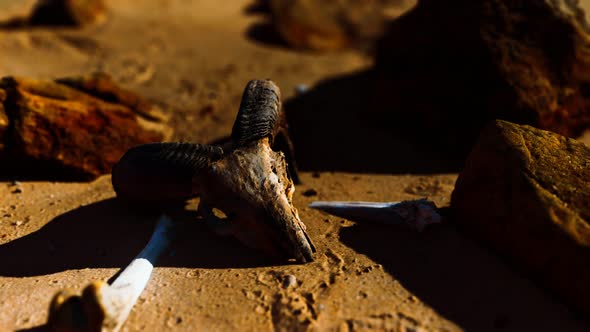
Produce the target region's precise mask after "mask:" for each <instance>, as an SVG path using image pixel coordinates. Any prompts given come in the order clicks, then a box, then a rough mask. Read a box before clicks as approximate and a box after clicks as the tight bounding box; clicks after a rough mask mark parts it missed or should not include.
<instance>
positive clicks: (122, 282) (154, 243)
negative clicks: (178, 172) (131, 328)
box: [48, 215, 173, 332]
mask: <svg viewBox="0 0 590 332" xmlns="http://www.w3.org/2000/svg"><path fill="white" fill-rule="evenodd" d="M172 228H173V223H172V220H170V219H169V218H168V217H166V216H164V215H162V216H161V217H160V220H159V221H158V223H157V225H156V229H155V231H154V233H153V234H152V237H151V239H150V241H149V242H148V244H147V245H146V246H145V248H144V249H143V250H142V251H141V252H140V253H139V255H137V257H135V259H134V260H133V261H132V262H131V264H129V265H128V266H127V267H126V268H125V269H124V270H123V271H122V272H121V274H120V275H119V276H118V277H117V278H116V279H115V280H114V281H113V283H112V284H110V285H108V284H106V283H105V282H103V281H95V282H92V283H90V284H89V285H88V286H86V288H85V289H84V291H83V292H82V296H77V295H74V294H73V293H72V292H71V291H69V290H64V291H61V292H59V293H57V294H56V295H55V296H54V297H53V300H52V301H51V305H50V308H49V319H48V325H49V326H50V327H51V328H53V329H54V330H56V331H72V330H73V331H105V332H106V331H114V332H115V331H119V329H120V328H121V327H122V326H123V324H124V323H125V321H126V320H127V317H128V316H129V313H130V312H131V309H132V308H133V306H134V305H135V302H137V299H138V298H139V296H140V295H141V293H142V292H143V290H144V288H145V286H146V285H147V283H148V281H149V279H150V276H151V273H152V270H153V269H154V264H155V262H156V260H157V259H158V257H159V256H160V255H161V254H162V253H163V252H164V251H165V250H166V249H167V248H168V246H169V244H170V242H171V239H172V236H173V231H172Z"/></svg>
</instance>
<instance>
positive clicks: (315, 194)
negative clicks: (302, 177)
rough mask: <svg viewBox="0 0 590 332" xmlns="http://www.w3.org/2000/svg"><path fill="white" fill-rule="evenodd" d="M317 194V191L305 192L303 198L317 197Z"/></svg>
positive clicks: (309, 190)
mask: <svg viewBox="0 0 590 332" xmlns="http://www.w3.org/2000/svg"><path fill="white" fill-rule="evenodd" d="M317 194H318V192H317V191H316V190H315V189H308V190H306V191H304V192H303V196H305V197H311V196H317Z"/></svg>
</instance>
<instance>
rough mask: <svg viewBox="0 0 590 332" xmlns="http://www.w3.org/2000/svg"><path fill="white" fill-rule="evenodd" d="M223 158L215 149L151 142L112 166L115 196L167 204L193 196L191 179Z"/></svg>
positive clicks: (199, 145) (134, 200)
mask: <svg viewBox="0 0 590 332" xmlns="http://www.w3.org/2000/svg"><path fill="white" fill-rule="evenodd" d="M222 156H223V150H222V149H221V148H220V147H217V146H210V145H202V144H193V143H150V144H143V145H139V146H136V147H133V148H131V149H129V150H128V151H127V152H126V153H125V155H123V157H122V158H121V160H119V162H118V163H117V164H116V165H115V166H113V172H112V182H113V188H114V189H115V192H116V193H117V197H120V198H123V199H126V200H129V201H133V202H153V203H158V204H160V203H169V202H179V201H183V200H186V199H188V198H191V197H194V196H196V195H197V194H198V193H197V192H195V189H194V188H193V181H192V180H193V178H194V177H195V176H197V175H199V173H203V172H204V171H205V172H206V171H207V169H209V167H210V165H211V163H212V162H214V161H216V160H219V159H220V158H221V157H222Z"/></svg>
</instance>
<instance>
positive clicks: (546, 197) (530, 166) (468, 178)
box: [451, 120, 590, 314]
mask: <svg viewBox="0 0 590 332" xmlns="http://www.w3.org/2000/svg"><path fill="white" fill-rule="evenodd" d="M451 206H452V210H453V211H454V214H455V217H456V220H457V222H459V223H460V224H461V225H462V226H464V227H465V228H466V230H468V231H470V232H472V233H473V234H475V235H476V236H477V237H478V238H480V239H482V240H483V241H484V242H485V243H487V244H489V245H491V246H492V247H493V248H495V249H496V250H497V251H498V252H500V253H501V254H503V255H504V256H505V257H508V258H509V260H511V261H512V262H514V263H515V265H516V266H517V267H520V268H522V269H523V271H526V272H527V273H528V275H529V276H531V278H533V279H535V280H537V281H538V282H540V283H541V284H543V285H545V286H547V287H548V288H550V289H551V290H553V291H554V292H555V293H556V294H559V295H560V296H562V297H563V298H565V299H567V300H568V301H569V302H570V303H573V304H574V305H576V306H577V307H578V308H579V309H580V310H582V311H584V312H585V313H586V314H590V282H589V281H590V264H588V263H589V262H590V147H588V146H587V145H585V144H583V143H581V142H578V141H576V140H573V139H569V138H566V137H563V136H560V135H557V134H554V133H551V132H548V131H544V130H539V129H536V128H533V127H530V126H521V125H516V124H513V123H510V122H506V121H500V120H498V121H495V122H494V123H492V124H490V125H489V126H487V127H486V129H485V130H484V131H483V132H482V134H481V136H480V138H479V141H478V142H477V144H476V145H475V147H474V149H473V151H472V152H471V154H470V156H469V158H468V159H467V161H466V164H465V168H464V170H463V171H462V172H461V174H460V175H459V178H458V179H457V183H456V186H455V190H454V191H453V194H452V200H451Z"/></svg>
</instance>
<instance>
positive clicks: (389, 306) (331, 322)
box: [0, 0, 590, 331]
mask: <svg viewBox="0 0 590 332" xmlns="http://www.w3.org/2000/svg"><path fill="white" fill-rule="evenodd" d="M27 2H29V3H30V1H23V2H21V3H19V5H18V6H16V5H14V2H13V3H12V4H11V3H9V1H6V0H3V1H0V6H5V8H8V7H9V6H10V7H12V8H11V9H10V11H8V10H6V11H2V14H1V16H0V19H4V18H6V16H10V15H18V14H19V13H22V12H24V11H26V8H25V7H26V6H27V5H26V4H25V3H27ZM108 4H109V8H110V14H109V16H108V19H107V20H106V21H105V22H103V23H101V24H99V25H96V26H91V27H86V28H82V29H72V28H41V27H39V28H34V29H13V30H2V31H0V49H1V50H2V51H1V56H0V76H6V75H18V76H27V77H34V78H55V77H63V76H68V75H78V74H84V73H88V72H91V71H95V70H102V71H105V72H107V73H109V74H111V75H112V76H113V78H114V79H115V80H116V81H118V82H120V83H121V84H122V85H123V86H125V87H127V88H129V89H132V90H134V91H136V92H138V93H140V94H141V95H143V96H145V97H147V98H149V99H150V100H153V101H154V102H156V103H158V104H159V105H161V106H162V108H163V109H164V110H165V111H166V112H167V113H168V114H169V115H170V117H171V120H170V121H171V125H172V126H173V127H174V129H175V137H174V138H175V140H185V141H193V142H200V143H210V142H215V141H219V140H223V139H224V138H225V137H227V136H228V135H229V133H230V132H231V126H232V124H233V120H234V118H235V115H236V112H237V109H238V105H239V101H240V96H241V93H242V90H243V88H244V86H245V84H246V82H248V81H249V80H250V79H254V78H271V79H272V80H274V81H275V82H276V83H277V84H278V85H279V86H280V88H281V89H282V93H283V98H284V100H285V101H286V102H287V103H289V102H292V103H293V104H297V103H298V102H297V100H303V101H302V103H303V105H305V102H306V101H305V96H306V94H303V95H301V96H296V95H295V87H296V86H297V85H298V84H305V85H307V86H309V88H310V94H312V96H313V98H315V99H314V100H313V101H311V103H313V104H315V105H317V104H320V105H323V104H325V105H326V114H331V116H335V115H334V114H338V112H339V109H338V108H337V107H338V105H340V104H341V103H340V102H338V100H335V99H338V98H340V97H343V98H344V97H346V98H345V99H346V100H350V99H351V98H352V99H354V98H355V97H354V95H352V96H351V95H350V92H345V93H347V95H344V94H345V93H340V94H339V93H338V92H337V91H336V92H333V91H332V92H331V93H326V94H325V95H322V91H326V90H329V89H330V88H332V89H333V88H334V86H336V87H337V86H338V84H335V83H334V82H336V83H338V82H340V83H342V82H345V83H346V82H349V80H350V82H349V83H347V84H349V85H350V84H354V83H355V82H357V83H358V82H359V81H356V80H354V79H353V78H354V77H355V75H357V73H359V72H360V71H362V70H364V69H366V68H369V67H370V66H371V62H372V60H371V57H370V56H368V55H366V54H362V53H360V52H357V51H353V50H351V51H346V52H338V53H328V54H317V53H313V52H302V51H297V50H293V49H290V48H289V47H287V46H286V45H284V44H282V43H280V42H279V41H277V39H276V38H273V36H272V33H270V32H268V30H265V19H266V18H265V17H264V15H262V14H260V13H257V12H256V11H255V10H252V8H253V7H252V3H251V1H248V0H234V1H230V2H227V3H226V4H224V5H220V2H219V1H215V0H195V1H188V0H167V1H165V0H144V1H134V0H117V1H115V0H112V1H109V2H108ZM0 9H1V7H0ZM0 11H1V10H0ZM360 82H362V81H360ZM318 86H319V87H320V88H317V87H318ZM353 90H354V88H353ZM314 91H315V92H314ZM318 91H319V92H318ZM322 96H323V97H322ZM296 98H299V99H297V100H296ZM322 98H325V99H322ZM358 98H361V97H358ZM355 102H356V104H355V105H359V107H362V106H363V102H362V100H356V101H355ZM303 114H304V116H307V118H305V121H301V118H300V121H298V124H299V123H303V124H304V125H306V127H304V128H292V129H293V131H295V132H299V134H298V135H303V136H305V134H302V133H304V132H306V131H309V135H310V137H312V138H313V139H308V140H305V139H299V142H303V143H305V144H303V143H301V144H298V145H296V149H297V150H296V154H297V155H298V156H301V158H302V159H301V160H300V165H301V166H302V181H303V184H301V185H299V186H297V188H296V193H295V197H294V201H295V205H296V206H297V207H298V209H299V213H300V216H301V219H302V221H303V222H304V223H305V224H306V225H307V229H308V232H309V234H310V236H311V237H312V239H313V240H314V242H315V245H316V247H317V248H318V252H317V254H316V260H315V261H314V262H312V263H308V264H304V265H298V264H293V263H290V262H282V261H276V260H272V259H269V258H268V257H265V256H264V255H263V254H261V253H259V252H257V251H255V250H252V249H249V248H247V247H244V246H243V245H242V244H241V243H239V242H238V241H237V240H235V239H234V238H224V237H220V236H218V235H216V234H214V233H213V232H211V231H210V230H208V229H207V227H206V226H205V225H203V224H201V223H199V222H197V221H196V219H195V222H194V223H189V226H187V229H186V230H184V231H183V232H182V235H181V236H180V237H179V238H178V241H177V242H176V243H175V244H174V246H173V248H172V250H171V252H170V253H169V254H168V255H166V256H165V257H163V258H162V259H161V261H160V262H159V263H158V265H157V267H156V269H155V271H154V274H153V276H152V279H151V281H150V283H149V284H148V286H147V288H146V290H145V291H144V293H143V294H142V295H141V297H140V300H139V302H138V303H137V304H136V306H135V307H134V309H133V311H132V313H131V316H130V317H129V320H128V321H127V323H126V324H125V326H124V328H123V329H124V330H125V331H139V330H142V331H169V330H171V331H235V330H239V331H274V330H278V331H306V330H311V331H332V330H336V331H383V330H389V331H461V330H466V331H496V330H497V331H556V330H557V331H587V330H589V329H590V326H589V325H588V323H587V322H584V321H583V320H582V319H581V318H580V317H579V316H577V315H576V314H575V312H573V311H572V310H571V309H570V308H568V307H567V306H566V305H565V304H563V303H562V302H561V301H560V300H559V299H558V298H557V297H556V296H554V295H552V294H550V293H548V292H547V291H545V290H544V289H542V288H540V287H538V286H537V285H535V284H534V283H532V282H531V281H529V280H528V279H527V278H526V277H524V276H523V275H521V274H520V272H519V270H518V268H517V267H515V266H511V265H509V264H508V263H506V261H505V260H504V259H503V258H501V257H498V256H497V255H496V254H495V253H494V252H491V251H490V250H488V249H487V248H485V247H483V246H481V245H480V244H478V243H477V242H475V241H473V240H471V239H470V237H469V235H468V234H464V233H463V232H462V231H461V230H460V229H457V228H456V227H455V226H454V225H453V224H452V222H449V221H448V220H447V221H446V222H444V223H443V224H441V225H436V226H433V227H432V228H429V229H427V230H426V231H424V232H423V233H414V232H411V231H406V230H400V229H398V228H395V227H391V226H383V225H367V224H360V223H355V222H352V221H349V220H344V219H342V218H337V217H333V216H329V215H326V214H323V213H321V212H318V211H316V210H312V209H310V208H308V207H307V205H308V204H309V203H311V202H312V201H314V200H365V201H399V200H405V199H417V198H423V197H426V198H428V199H431V200H433V201H434V202H435V203H436V204H437V206H439V207H445V206H448V204H449V200H450V194H451V192H452V190H453V186H454V182H455V179H456V177H457V174H458V172H459V171H460V163H459V164H457V163H456V162H449V161H447V160H445V158H444V156H440V155H437V154H434V153H433V154H428V153H427V152H423V151H422V150H417V149H416V148H415V147H414V145H412V143H411V142H406V141H405V140H404V139H403V137H401V138H400V137H398V138H396V139H392V138H391V133H388V132H386V131H383V129H382V128H381V129H373V128H371V127H370V126H369V124H367V123H364V122H362V121H361V122H355V121H354V120H351V123H355V124H354V125H352V126H351V125H349V126H346V125H345V124H346V122H342V124H339V123H335V124H326V123H325V121H324V120H325V119H324V118H325V117H322V114H306V113H303ZM367 114H368V115H367V116H370V115H371V113H370V110H367ZM343 116H344V115H343ZM322 119H324V120H322ZM302 126H303V125H302ZM323 126H327V127H326V128H327V129H326V130H323V128H324V127H323ZM379 130H381V131H379ZM359 131H360V132H366V133H367V135H368V136H363V137H365V139H362V140H356V139H354V138H355V137H357V136H355V135H354V134H353V132H357V133H358V132H359ZM368 133H371V135H369V134H368ZM322 135H324V136H322ZM351 137H352V138H351ZM339 142H341V143H339ZM382 142H395V144H384V143H382ZM296 144H297V140H296ZM355 144H356V145H355ZM362 144H367V146H366V147H365V146H363V145H362ZM369 145H370V146H369ZM0 179H1V182H0V330H1V331H13V330H30V329H33V330H36V329H41V328H42V325H43V324H44V323H45V322H46V320H47V309H48V305H49V302H50V300H51V297H52V296H53V294H55V293H56V292H57V291H59V290H61V289H63V288H71V289H74V290H78V291H79V290H81V289H82V288H83V286H84V285H86V284H88V283H89V282H90V281H92V280H96V279H100V280H107V279H108V278H110V277H111V276H113V275H114V274H115V273H116V272H117V271H118V270H119V269H120V268H121V267H123V266H125V265H126V264H127V263H128V262H129V261H130V260H131V259H132V258H133V257H134V256H135V254H136V253H137V252H139V250H140V249H141V248H142V246H143V245H144V244H145V242H146V241H147V240H148V238H149V235H150V233H151V231H152V227H153V225H154V222H155V220H156V217H157V216H156V215H153V214H149V213H147V212H145V211H137V210H132V209H129V208H128V207H126V206H123V205H121V204H119V203H118V202H117V201H116V200H115V199H114V197H115V194H114V192H113V189H112V186H111V179H110V176H109V175H105V176H102V177H100V178H98V179H97V180H95V181H92V182H89V183H86V182H60V181H59V179H48V178H14V177H11V176H10V175H0ZM14 180H17V181H19V182H18V183H17V184H15V183H14V182H13V181H14ZM17 188H18V189H19V190H16V189H17ZM309 189H313V190H315V191H316V192H317V194H316V195H315V196H307V195H303V193H304V192H306V191H308V190H309ZM195 204H196V203H195V202H190V204H189V205H188V206H187V209H188V211H187V212H186V213H185V214H183V215H181V216H177V218H180V219H182V220H184V221H191V220H192V219H194V209H195ZM191 211H193V213H191ZM482 213H485V211H482ZM288 275H292V276H294V277H295V279H296V284H295V285H293V286H291V287H286V286H285V285H284V284H283V280H284V279H285V277H286V276H288Z"/></svg>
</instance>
